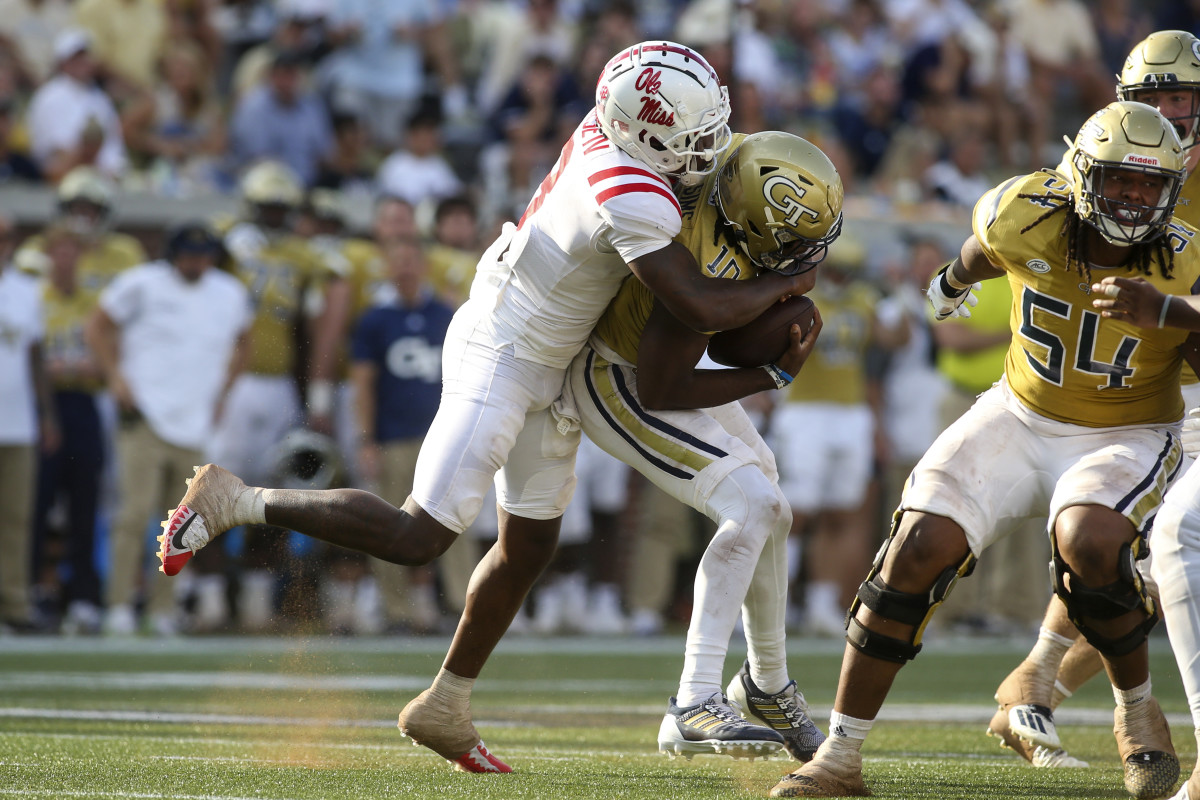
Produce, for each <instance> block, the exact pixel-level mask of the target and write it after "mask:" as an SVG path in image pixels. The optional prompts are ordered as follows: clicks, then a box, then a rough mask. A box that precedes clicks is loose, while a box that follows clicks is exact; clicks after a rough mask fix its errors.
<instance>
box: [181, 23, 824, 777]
mask: <svg viewBox="0 0 1200 800" xmlns="http://www.w3.org/2000/svg"><path fill="white" fill-rule="evenodd" d="M728 118H729V101H728V93H727V91H726V89H725V88H724V87H722V86H721V85H720V82H719V80H718V78H717V75H716V73H715V72H714V71H713V69H712V67H711V66H709V64H708V62H706V61H705V60H704V59H703V58H702V57H701V56H700V55H699V54H697V53H696V52H694V51H693V50H690V49H688V48H686V47H683V46H681V45H678V44H674V43H672V42H663V41H653V42H643V43H641V44H638V45H634V46H632V47H630V48H628V49H626V50H623V51H622V52H620V53H618V54H617V55H615V56H614V57H613V58H612V59H611V60H610V61H609V63H608V64H607V65H606V66H605V68H604V71H603V74H602V75H601V76H600V79H599V81H598V82H597V86H596V107H595V110H594V111H592V112H590V113H589V114H588V115H587V116H586V117H584V119H583V120H582V122H581V123H580V124H579V127H578V128H577V129H576V130H575V132H574V134H573V135H572V136H571V138H570V139H569V140H568V141H567V143H566V144H565V145H564V147H563V150H562V154H561V155H560V156H559V159H558V161H557V162H556V163H555V165H554V167H553V168H552V170H551V171H550V174H549V175H547V176H546V178H545V180H543V181H542V184H541V186H540V187H539V188H538V190H537V192H536V194H535V195H534V197H533V199H532V200H531V201H530V203H529V206H528V208H527V209H526V210H525V213H524V214H523V215H522V217H521V220H520V222H519V223H518V224H516V225H512V224H508V225H506V226H505V228H504V230H503V232H502V233H501V234H500V236H499V237H498V238H497V240H496V241H495V242H494V243H493V244H492V245H491V247H489V248H488V250H487V251H486V252H485V253H484V255H483V256H482V257H481V259H480V262H479V267H478V270H477V274H476V278H475V281H474V283H473V285H472V288H471V295H470V298H469V299H468V300H467V302H466V303H464V304H463V306H462V307H461V308H460V309H459V311H458V312H457V313H456V314H455V317H454V321H453V322H452V323H451V325H450V330H449V331H448V333H447V337H446V342H445V346H444V348H443V388H442V401H441V406H440V408H439V410H438V413H437V416H436V418H435V419H434V421H433V424H432V427H431V428H430V430H429V433H428V435H427V437H426V439H425V442H426V445H425V447H423V448H422V450H421V454H420V457H419V460H418V463H417V478H416V482H415V485H414V486H413V489H412V493H411V494H410V496H409V498H408V500H407V501H405V503H404V505H403V507H402V508H399V509H397V508H394V507H393V506H391V505H389V504H387V503H385V502H384V501H382V500H381V499H380V498H378V497H376V496H374V495H372V494H369V493H366V492H362V491H356V490H350V489H338V490H329V491H323V492H315V491H313V492H305V491H283V490H277V489H264V488H257V487H246V486H245V485H244V484H242V482H241V481H240V480H239V479H238V478H237V477H235V476H234V475H232V474H231V473H229V472H227V471H224V470H221V469H219V468H216V467H213V466H211V465H206V466H205V467H203V468H201V469H200V470H199V471H198V472H197V476H196V477H195V478H194V479H193V480H192V481H191V484H190V486H189V489H188V491H187V493H186V494H185V495H184V497H183V500H182V502H181V503H180V505H179V507H178V508H177V509H176V510H175V511H174V512H172V514H171V516H170V518H169V519H168V520H167V521H166V522H165V523H164V529H165V530H164V536H163V541H162V550H161V552H160V557H161V558H162V561H163V569H164V571H166V572H167V573H168V574H174V573H176V572H178V571H179V569H181V568H182V566H183V565H184V564H185V563H186V561H187V560H188V559H189V558H190V557H191V555H192V553H193V552H195V551H196V550H198V549H199V548H200V547H203V546H204V544H205V543H207V541H208V540H209V539H210V538H211V537H212V536H214V535H216V534H219V533H221V532H223V531H225V530H228V529H229V528H230V527H232V526H235V525H238V524H243V523H249V522H260V523H261V522H264V521H265V522H267V523H269V524H272V525H279V526H281V527H283V528H287V529H290V530H295V531H299V532H301V533H305V534H308V535H310V536H314V537H316V538H318V539H322V540H324V541H327V542H330V543H333V544H337V545H342V546H345V547H350V548H353V549H357V550H361V551H363V552H366V553H368V554H370V555H373V556H375V557H377V558H381V559H383V560H385V561H391V562H395V563H399V564H405V565H420V564H425V563H428V562H429V561H431V560H432V559H434V558H436V557H437V556H439V555H440V554H441V553H443V552H444V551H445V550H446V549H447V548H448V547H449V546H450V544H451V543H452V542H453V541H454V540H455V538H456V537H457V536H458V535H459V534H460V533H461V532H462V531H463V530H465V529H466V527H467V526H468V525H469V524H470V523H471V521H472V520H474V519H475V516H476V515H477V514H478V513H479V509H480V506H481V504H482V502H483V498H484V496H485V494H486V492H487V488H488V485H489V484H490V483H492V482H493V480H494V482H495V488H496V495H497V500H498V504H499V506H500V509H501V512H500V536H499V539H498V540H497V543H496V545H495V546H494V547H493V548H492V549H491V550H490V551H489V552H488V553H487V554H486V555H485V556H484V558H483V560H482V561H481V562H480V564H479V566H478V568H477V569H476V572H475V574H474V576H473V578H472V582H471V587H470V592H469V595H468V597H467V604H466V611H465V613H464V614H463V616H462V618H461V620H460V624H459V629H458V633H457V635H456V636H455V639H454V642H453V643H452V645H451V648H450V652H449V654H448V656H447V658H446V661H445V662H444V666H443V669H442V671H441V672H440V673H439V674H438V676H437V678H436V679H435V680H434V683H433V686H432V687H431V688H430V689H428V690H426V691H425V692H423V693H422V694H421V695H420V696H419V697H417V698H416V699H415V700H414V701H412V702H411V703H409V704H408V706H406V707H405V709H404V711H403V712H402V713H401V716H400V728H401V731H402V732H404V733H406V734H407V735H409V736H411V737H412V738H413V740H414V741H416V742H419V743H420V744H423V745H425V746H426V747H429V748H430V749H432V750H434V751H436V752H437V753H438V754H440V755H441V756H443V757H445V758H447V759H449V760H451V761H453V762H454V763H455V764H456V765H457V766H458V767H460V768H462V769H464V770H467V771H472V772H507V771H510V770H509V767H508V766H507V765H505V764H504V763H503V762H502V761H500V760H499V759H497V758H496V757H495V756H492V755H491V754H490V753H488V752H487V750H486V748H484V746H483V743H482V741H481V740H480V738H479V734H478V733H477V732H476V730H475V728H474V726H473V725H472V724H471V714H470V692H471V688H472V686H473V685H474V682H475V679H476V677H477V676H478V675H479V671H480V670H481V669H482V667H483V664H484V662H485V661H486V660H487V657H488V655H489V654H490V653H491V651H492V649H493V648H494V647H495V645H496V643H497V642H498V641H499V640H500V638H501V637H502V636H503V634H504V631H505V630H506V629H507V627H508V625H509V623H510V622H511V621H512V619H513V617H514V615H515V614H516V613H517V610H518V609H519V607H520V605H521V602H522V600H523V599H524V597H525V595H526V593H527V592H528V590H529V588H530V586H531V585H532V584H533V582H534V580H535V579H536V578H537V576H538V575H539V574H540V573H541V571H542V569H543V568H544V567H545V565H546V563H547V562H548V561H549V559H550V558H551V557H552V556H553V553H554V546H555V542H556V540H557V536H558V529H559V520H560V517H561V516H562V512H563V509H564V508H565V507H566V505H567V503H568V502H569V501H570V499H571V493H572V490H573V488H574V483H575V478H574V474H573V465H574V457H575V449H576V446H577V444H578V437H579V433H578V431H577V430H575V431H571V430H570V428H569V426H565V425H564V426H560V424H559V419H558V413H559V412H558V411H557V409H556V408H554V402H555V400H556V399H557V398H558V397H559V395H560V393H561V390H562V386H563V381H564V378H565V375H566V368H567V366H568V364H569V363H570V362H571V359H572V358H574V356H575V354H576V353H577V352H578V351H579V349H580V347H581V346H582V345H583V343H584V341H585V340H586V339H587V336H588V334H589V333H590V332H591V330H592V328H593V327H594V325H595V324H596V321H597V319H599V317H600V314H601V313H602V312H603V311H604V308H605V306H607V305H608V302H609V300H611V299H612V297H613V296H614V295H615V294H616V292H617V289H618V287H619V286H620V283H621V281H622V280H623V279H624V278H625V277H626V276H628V275H629V274H630V273H631V272H632V274H633V275H636V276H637V278H638V279H639V280H641V281H643V282H645V283H646V285H647V286H648V287H650V288H651V289H652V290H653V292H654V293H655V295H656V296H657V297H659V298H660V299H661V300H662V301H663V302H664V303H665V304H666V306H667V307H668V308H669V309H670V310H671V311H672V313H674V314H675V315H676V316H677V317H678V318H679V319H680V320H682V321H683V322H684V323H685V324H687V325H688V326H690V327H693V328H695V329H697V330H723V329H727V328H734V327H738V326H740V325H742V324H745V323H746V322H749V321H750V320H752V319H754V318H755V317H756V316H758V314H759V313H761V312H762V311H763V310H764V309H766V308H767V307H769V306H770V305H771V304H772V303H774V302H776V301H777V300H779V299H781V298H783V297H785V296H789V295H793V294H803V293H804V292H806V291H808V290H809V289H811V288H812V285H813V281H814V277H813V276H812V275H811V274H806V275H800V276H784V275H782V274H779V273H770V274H765V275H762V276H759V277H757V278H755V279H753V280H749V281H741V282H738V283H737V284H736V285H729V284H728V282H725V281H722V282H720V283H717V282H714V281H710V280H709V279H708V278H707V277H705V276H704V275H702V274H701V273H700V271H699V270H698V269H697V266H696V261H695V258H694V257H693V256H692V254H691V253H690V252H689V251H688V250H687V248H686V247H684V246H683V245H681V244H678V243H676V242H673V241H672V239H673V238H674V236H675V234H677V233H678V232H679V229H680V225H681V212H680V205H679V198H678V197H677V196H676V193H675V190H676V188H677V187H685V186H690V185H694V184H696V183H698V182H700V181H702V180H703V179H704V177H705V176H706V175H707V174H708V173H710V172H711V171H712V170H713V168H714V166H715V164H716V160H717V158H718V157H719V156H720V155H721V154H722V153H723V152H724V151H725V149H726V148H727V147H728V146H729V142H730V138H731V134H730V131H729V125H728Z"/></svg>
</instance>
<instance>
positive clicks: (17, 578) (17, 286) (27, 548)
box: [0, 218, 58, 632]
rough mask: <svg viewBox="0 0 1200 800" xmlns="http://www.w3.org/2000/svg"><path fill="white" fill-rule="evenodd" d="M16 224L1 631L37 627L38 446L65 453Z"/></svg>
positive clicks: (2, 354)
mask: <svg viewBox="0 0 1200 800" xmlns="http://www.w3.org/2000/svg"><path fill="white" fill-rule="evenodd" d="M11 253H12V226H11V224H9V222H8V220H7V219H3V218H0V632H6V631H10V630H11V631H16V632H25V631H30V630H32V629H33V628H34V625H33V609H32V607H31V605H30V594H29V588H30V566H31V564H30V561H31V559H32V544H33V538H32V537H33V532H32V528H31V523H32V519H33V490H34V476H35V475H36V474H37V447H38V444H39V441H40V443H41V446H42V447H44V448H48V449H53V448H54V447H57V444H58V434H57V427H56V426H55V424H54V415H53V411H52V410H51V405H50V388H49V383H48V382H47V380H46V374H45V372H44V371H43V369H42V356H41V342H42V337H43V331H44V327H43V319H42V303H41V294H40V289H39V288H38V286H37V284H36V282H35V281H34V280H33V279H32V278H30V277H28V276H26V275H22V274H21V273H19V272H17V270H16V269H15V268H14V267H13V266H12V265H11V264H10V263H9V260H8V257H9V255H10V254H11Z"/></svg>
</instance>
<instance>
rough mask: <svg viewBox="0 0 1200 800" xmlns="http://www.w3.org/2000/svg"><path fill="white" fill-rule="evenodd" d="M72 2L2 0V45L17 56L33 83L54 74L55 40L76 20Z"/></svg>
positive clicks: (0, 11) (38, 82)
mask: <svg viewBox="0 0 1200 800" xmlns="http://www.w3.org/2000/svg"><path fill="white" fill-rule="evenodd" d="M73 6H74V3H73V2H72V0H0V36H3V40H2V43H3V46H4V48H5V49H6V50H8V51H9V52H10V53H12V54H13V55H14V56H15V57H16V59H17V60H18V62H19V63H20V65H21V72H22V73H23V74H24V75H25V76H26V80H27V81H28V82H29V83H30V84H31V85H32V86H37V85H39V84H41V83H42V82H44V81H47V80H49V79H50V77H51V76H52V75H53V73H54V69H55V66H56V62H57V59H56V58H55V55H54V41H55V39H57V38H58V35H59V34H60V33H62V32H63V31H65V30H67V29H68V28H70V27H71V26H72V25H73V24H74V21H75V9H74V7H73Z"/></svg>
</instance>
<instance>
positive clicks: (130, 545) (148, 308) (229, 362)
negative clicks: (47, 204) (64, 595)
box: [85, 224, 253, 635]
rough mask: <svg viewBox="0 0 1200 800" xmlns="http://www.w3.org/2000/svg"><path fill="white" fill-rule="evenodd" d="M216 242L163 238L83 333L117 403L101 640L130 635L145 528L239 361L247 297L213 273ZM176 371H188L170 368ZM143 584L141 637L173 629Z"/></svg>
mask: <svg viewBox="0 0 1200 800" xmlns="http://www.w3.org/2000/svg"><path fill="white" fill-rule="evenodd" d="M221 257H222V246H221V243H220V240H219V239H218V238H217V236H216V234H215V233H213V232H212V231H211V230H209V229H208V228H207V227H206V226H204V225H200V224H187V225H183V226H181V227H180V228H178V229H177V230H175V231H174V232H173V233H172V234H171V235H170V236H169V238H168V241H167V246H166V251H165V253H164V257H163V258H162V259H161V260H157V261H151V262H148V263H145V264H141V265H138V266H136V267H134V268H132V269H130V270H127V271H125V272H123V273H121V274H120V275H119V276H118V277H117V278H116V279H115V280H114V281H113V282H112V283H111V284H109V286H108V287H107V288H106V289H105V290H104V291H103V292H102V293H101V295H100V302H99V307H98V308H97V309H96V311H95V312H94V313H93V314H92V317H91V319H90V320H89V321H88V324H87V328H86V330H85V338H86V341H87V344H88V346H89V347H91V348H92V350H93V351H94V352H95V354H96V357H97V359H98V360H99V361H100V365H101V369H102V370H103V372H104V375H105V378H106V382H107V385H108V390H109V392H111V394H112V396H113V398H114V400H115V401H116V404H117V409H118V413H119V415H120V430H119V432H118V435H117V457H118V464H119V467H120V477H119V496H120V502H119V505H118V508H117V513H116V517H115V524H114V525H113V529H112V532H111V539H110V548H111V550H110V555H109V565H110V566H109V570H110V572H109V575H108V578H107V580H106V581H105V584H106V601H107V606H108V608H107V611H106V614H105V621H104V629H105V632H106V633H109V634H111V635H131V634H133V633H136V632H137V629H138V625H137V619H136V617H135V614H134V603H135V600H136V597H137V593H138V585H139V583H141V582H142V578H143V576H142V563H143V560H144V559H143V557H142V556H143V550H144V545H143V543H144V538H145V530H146V520H147V519H149V518H150V517H152V516H153V514H154V513H155V510H156V509H157V508H158V506H159V505H161V504H162V503H163V501H164V500H168V499H169V498H167V497H166V494H164V492H167V491H174V488H173V487H174V486H175V484H176V483H177V482H178V481H180V480H182V479H183V478H184V477H185V476H186V475H188V474H190V473H191V468H192V465H193V464H196V463H199V462H200V461H202V460H203V458H202V455H203V454H202V450H203V447H204V444H205V442H206V441H207V440H208V438H209V437H210V435H211V432H212V429H213V423H214V421H215V420H216V419H217V418H218V417H219V416H220V414H221V410H222V406H223V403H224V399H225V396H226V394H227V393H228V391H229V388H230V387H231V386H232V385H233V381H234V379H235V378H236V377H237V375H238V374H239V373H240V372H241V370H242V368H243V366H244V365H245V363H246V361H247V358H248V356H249V331H250V324H251V322H252V320H253V315H252V312H251V307H250V295H249V292H248V291H247V289H246V288H245V286H243V285H242V283H241V281H239V280H238V279H237V278H235V277H234V276H232V275H230V274H228V273H226V272H224V271H222V270H219V269H214V268H213V267H214V266H216V264H217V263H218V262H219V260H220V259H221ZM183 364H186V365H187V368H186V369H181V368H180V365H183ZM151 577H153V578H154V579H155V580H151V579H150V578H147V584H146V587H145V589H146V594H147V603H146V607H147V609H148V611H149V614H150V620H149V622H150V630H151V632H153V633H156V634H160V635H166V634H171V633H174V632H175V631H176V630H177V620H176V617H175V612H174V608H173V599H172V592H171V587H170V584H169V583H166V582H165V579H158V575H157V573H155V574H154V575H153V576H151Z"/></svg>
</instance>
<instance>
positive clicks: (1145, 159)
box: [1124, 153, 1158, 167]
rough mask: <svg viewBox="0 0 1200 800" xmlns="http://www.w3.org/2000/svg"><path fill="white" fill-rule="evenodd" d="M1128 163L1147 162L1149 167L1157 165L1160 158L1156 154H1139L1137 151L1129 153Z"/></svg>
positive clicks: (1127, 156) (1126, 158)
mask: <svg viewBox="0 0 1200 800" xmlns="http://www.w3.org/2000/svg"><path fill="white" fill-rule="evenodd" d="M1124 161H1125V163H1126V164H1145V165H1146V166H1148V167H1157V166H1158V159H1157V158H1155V157H1154V156H1139V155H1137V154H1136V153H1129V154H1127V155H1126V156H1125V158H1124Z"/></svg>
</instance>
